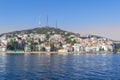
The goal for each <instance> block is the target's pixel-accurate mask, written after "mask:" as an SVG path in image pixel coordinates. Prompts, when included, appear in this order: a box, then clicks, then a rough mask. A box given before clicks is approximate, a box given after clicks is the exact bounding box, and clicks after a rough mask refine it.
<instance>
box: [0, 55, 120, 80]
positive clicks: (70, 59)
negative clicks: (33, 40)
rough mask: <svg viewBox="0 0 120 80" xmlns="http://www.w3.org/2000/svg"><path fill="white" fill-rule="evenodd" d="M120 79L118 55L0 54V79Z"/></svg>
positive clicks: (119, 59) (119, 57) (119, 56)
mask: <svg viewBox="0 0 120 80" xmlns="http://www.w3.org/2000/svg"><path fill="white" fill-rule="evenodd" d="M83 79H84V80H120V54H66V55H60V54H51V55H47V54H28V55H24V54H0V80H83Z"/></svg>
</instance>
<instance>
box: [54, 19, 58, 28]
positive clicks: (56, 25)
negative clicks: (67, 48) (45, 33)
mask: <svg viewBox="0 0 120 80" xmlns="http://www.w3.org/2000/svg"><path fill="white" fill-rule="evenodd" d="M55 27H56V29H57V27H58V22H57V20H56V24H55Z"/></svg>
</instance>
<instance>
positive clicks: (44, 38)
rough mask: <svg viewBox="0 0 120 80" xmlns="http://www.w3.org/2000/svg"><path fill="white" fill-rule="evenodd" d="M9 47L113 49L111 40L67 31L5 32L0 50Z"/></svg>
mask: <svg viewBox="0 0 120 80" xmlns="http://www.w3.org/2000/svg"><path fill="white" fill-rule="evenodd" d="M51 43H52V44H51ZM8 47H9V48H8ZM53 48H54V49H53ZM10 49H16V50H17V49H20V50H22V51H25V52H30V51H46V52H50V51H54V50H55V51H58V52H99V51H105V52H107V51H113V41H112V40H110V39H107V38H97V37H95V36H92V37H90V36H89V37H84V38H82V37H79V36H77V35H73V34H72V35H68V33H67V32H65V33H64V34H63V33H62V34H57V33H55V31H54V33H53V32H49V34H48V33H46V34H38V33H30V34H25V33H19V34H18V33H16V34H14V35H13V34H5V35H3V36H1V37H0V51H7V50H10Z"/></svg>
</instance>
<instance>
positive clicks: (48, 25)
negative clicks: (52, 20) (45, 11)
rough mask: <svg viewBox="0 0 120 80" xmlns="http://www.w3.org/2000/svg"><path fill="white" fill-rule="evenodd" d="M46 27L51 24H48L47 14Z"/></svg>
mask: <svg viewBox="0 0 120 80" xmlns="http://www.w3.org/2000/svg"><path fill="white" fill-rule="evenodd" d="M46 27H49V25H48V15H47V16H46Z"/></svg>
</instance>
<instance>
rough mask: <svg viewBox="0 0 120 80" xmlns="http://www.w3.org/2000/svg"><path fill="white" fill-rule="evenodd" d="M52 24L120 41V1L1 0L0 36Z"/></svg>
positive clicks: (68, 29) (64, 28)
mask: <svg viewBox="0 0 120 80" xmlns="http://www.w3.org/2000/svg"><path fill="white" fill-rule="evenodd" d="M46 15H48V17H49V22H48V23H49V25H50V26H55V22H56V19H57V20H58V26H59V28H61V29H63V30H67V31H73V32H78V33H82V34H97V35H100V36H104V37H108V38H111V39H115V40H120V31H119V30H120V0H0V33H4V32H9V31H14V30H24V29H31V28H35V27H38V23H39V20H40V21H41V24H42V25H43V26H44V25H45V24H46Z"/></svg>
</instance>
